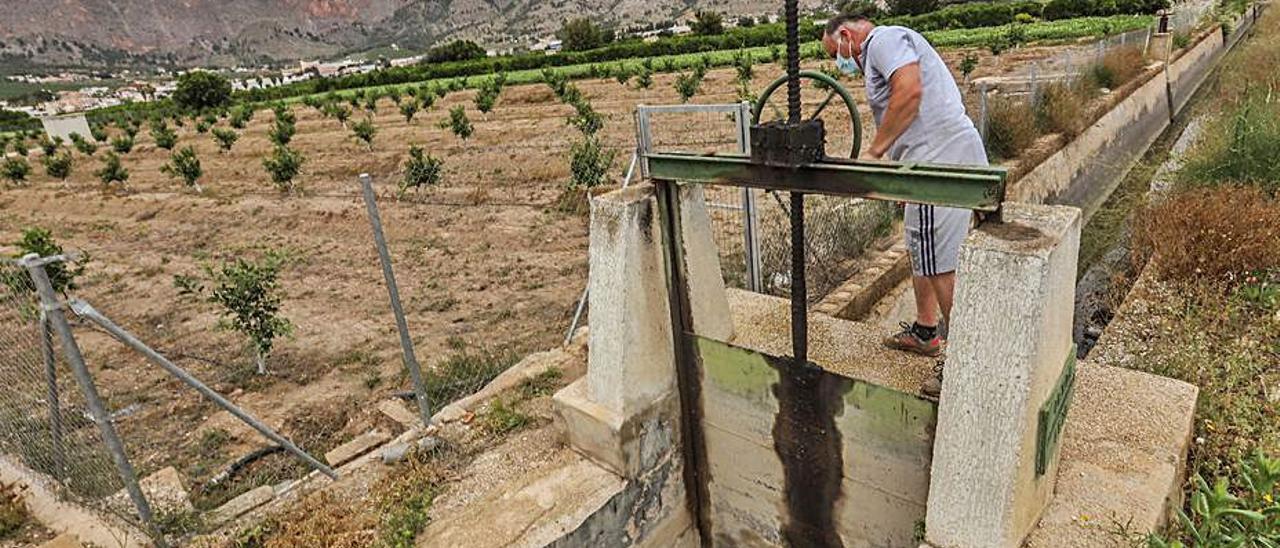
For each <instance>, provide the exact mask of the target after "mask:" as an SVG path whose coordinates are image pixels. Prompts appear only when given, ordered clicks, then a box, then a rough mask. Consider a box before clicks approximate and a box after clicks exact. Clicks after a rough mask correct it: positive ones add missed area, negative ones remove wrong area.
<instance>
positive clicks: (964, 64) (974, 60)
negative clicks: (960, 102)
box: [960, 53, 978, 86]
mask: <svg viewBox="0 0 1280 548" xmlns="http://www.w3.org/2000/svg"><path fill="white" fill-rule="evenodd" d="M976 68H978V56H977V55H974V54H972V53H966V54H964V59H961V60H960V74H962V75H963V76H964V85H966V86H967V85H969V75H970V74H973V70H974V69H976Z"/></svg>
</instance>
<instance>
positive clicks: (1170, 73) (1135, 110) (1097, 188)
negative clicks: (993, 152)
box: [1007, 14, 1253, 218]
mask: <svg viewBox="0 0 1280 548" xmlns="http://www.w3.org/2000/svg"><path fill="white" fill-rule="evenodd" d="M1252 23H1253V16H1252V15H1251V14H1250V15H1246V16H1245V17H1242V18H1241V19H1240V21H1239V22H1238V23H1237V24H1236V25H1234V27H1235V30H1234V31H1233V33H1232V35H1231V37H1229V38H1228V39H1227V40H1226V41H1225V42H1224V40H1223V37H1222V35H1221V33H1218V32H1213V33H1210V34H1209V35H1207V36H1204V37H1203V38H1202V39H1201V40H1200V41H1199V42H1198V43H1197V44H1196V45H1195V46H1193V47H1192V48H1191V49H1189V50H1187V51H1185V52H1184V53H1183V54H1182V55H1181V56H1179V57H1178V58H1177V59H1175V60H1173V62H1171V63H1170V64H1169V65H1168V67H1167V70H1165V71H1161V72H1159V73H1157V74H1156V75H1154V76H1153V77H1151V78H1150V79H1149V80H1147V81H1146V82H1145V83H1143V84H1142V85H1141V86H1139V87H1138V88H1137V89H1135V90H1134V91H1133V93H1131V94H1130V95H1129V96H1128V97H1127V98H1125V99H1124V100H1123V101H1121V102H1120V103H1119V104H1117V105H1116V106H1115V107H1114V108H1112V109H1111V110H1110V111H1108V112H1107V113H1106V114H1104V115H1103V116H1102V117H1101V118H1099V119H1098V120H1097V121H1096V122H1094V124H1093V125H1092V126H1090V127H1089V128H1087V129H1085V131H1083V132H1081V133H1080V135H1079V136H1077V137H1076V138H1075V139H1073V140H1072V141H1071V142H1069V143H1067V144H1066V146H1064V147H1063V148H1062V149H1061V150H1059V151H1058V152H1056V153H1054V154H1053V155H1052V156H1050V157H1048V158H1046V159H1045V160H1044V161H1043V162H1041V163H1040V164H1039V165H1037V166H1036V167H1035V168H1033V169H1032V170H1031V171H1030V172H1028V173H1027V174H1026V175H1024V176H1022V177H1021V178H1020V179H1018V180H1017V181H1015V182H1013V183H1012V184H1011V185H1010V187H1009V189H1008V196H1007V199H1008V200H1010V201H1015V202H1025V203H1048V204H1061V205H1072V206H1076V207H1079V208H1082V209H1084V211H1085V216H1086V218H1087V217H1088V216H1089V215H1090V214H1091V213H1092V212H1093V211H1094V210H1095V209H1096V208H1097V206H1098V205H1100V204H1101V203H1102V202H1103V201H1104V200H1105V199H1106V197H1107V196H1108V195H1110V193H1111V191H1112V189H1113V188H1114V187H1115V185H1117V184H1119V182H1120V181H1121V180H1122V179H1123V178H1124V176H1125V175H1126V174H1127V173H1128V172H1129V169H1130V168H1132V167H1133V165H1134V163H1135V162H1136V161H1137V160H1138V159H1139V158H1140V156H1141V155H1142V153H1143V152H1144V151H1146V149H1147V148H1148V147H1149V146H1150V145H1151V143H1152V142H1154V141H1155V139H1156V138H1157V137H1159V136H1160V133H1161V132H1163V131H1164V130H1165V128H1166V127H1168V126H1169V121H1170V119H1171V118H1172V116H1173V115H1174V114H1177V113H1178V112H1180V111H1181V110H1182V108H1183V107H1185V106H1186V104H1187V101H1188V100H1190V98H1191V96H1192V95H1193V94H1194V93H1195V90H1196V89H1198V88H1199V87H1200V85H1201V84H1202V83H1204V81H1205V79H1206V78H1207V77H1208V75H1209V74H1210V73H1211V72H1212V70H1213V67H1214V66H1215V65H1216V64H1217V62H1218V60H1219V59H1220V58H1221V56H1222V55H1223V53H1225V52H1226V51H1227V50H1228V49H1229V46H1233V45H1234V44H1235V43H1236V41H1238V40H1239V37H1240V36H1242V35H1243V34H1244V33H1246V32H1247V31H1248V29H1249V28H1251V27H1252ZM1166 83H1167V84H1168V86H1167V87H1166ZM1170 104H1172V105H1173V111H1172V112H1170Z"/></svg>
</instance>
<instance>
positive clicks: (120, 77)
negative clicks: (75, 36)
mask: <svg viewBox="0 0 1280 548" xmlns="http://www.w3.org/2000/svg"><path fill="white" fill-rule="evenodd" d="M745 19H750V20H752V21H754V22H759V23H773V22H777V20H778V16H777V15H776V14H769V15H760V16H759V17H750V16H748V17H746V18H745ZM738 24H739V21H738V20H728V21H725V22H724V26H725V27H733V26H737V25H738ZM691 32H692V27H691V26H690V25H689V24H688V23H687V22H672V23H667V24H662V25H649V26H647V27H642V28H637V29H627V30H624V31H623V34H624V36H626V37H628V38H639V39H641V40H644V41H646V42H649V41H655V40H657V39H658V38H659V37H662V36H677V35H685V34H689V33H691ZM561 46H562V43H561V41H560V40H559V39H557V38H556V37H554V36H544V37H536V38H526V39H524V40H523V45H520V46H512V47H508V48H501V49H489V50H487V52H486V53H487V54H488V55H489V56H490V57H495V56H499V55H510V54H513V53H518V52H522V51H527V52H543V53H545V54H547V55H555V54H557V53H559V52H560V51H561ZM391 49H392V50H395V51H399V48H397V47H396V46H394V45H393V46H392V48H391ZM425 58H426V54H425V53H418V54H414V55H409V56H404V57H395V58H380V59H377V60H370V59H362V58H358V57H355V56H352V57H347V58H343V59H340V60H332V61H320V60H308V61H299V62H298V63H297V64H296V65H294V66H290V67H280V66H258V67H232V68H228V69H219V72H222V73H224V74H226V75H227V76H229V77H230V78H231V82H232V89H233V90H235V91H244V90H252V89H263V88H271V87H276V86H282V85H286V84H292V83H295V82H302V81H306V80H310V79H313V78H331V77H341V76H348V75H352V74H362V73H366V72H371V71H374V70H378V69H380V68H387V67H404V66H411V65H416V64H418V63H420V62H422V61H423V60H424V59H425ZM190 70H203V69H199V68H193V69H190ZM183 72H186V71H169V70H166V69H164V68H157V69H155V70H154V71H152V72H149V73H145V74H144V73H141V72H139V71H136V70H130V69H122V70H120V71H119V72H114V73H113V72H103V71H94V72H91V73H90V72H70V71H67V72H61V73H57V74H16V75H12V76H8V77H6V78H5V79H7V80H9V81H11V82H19V83H26V84H36V85H48V86H49V88H47V89H50V90H51V91H49V93H48V94H47V95H48V96H49V99H48V100H44V101H38V102H34V103H33V102H32V101H30V100H27V101H12V100H0V108H2V109H5V110H11V111H17V112H22V113H25V114H28V115H30V116H34V117H49V116H60V115H65V114H74V113H80V112H87V111H91V110H95V109H100V108H107V107H112V106H116V105H121V104H126V103H136V102H144V101H153V100H156V99H163V98H165V97H168V96H169V95H170V94H172V93H173V91H174V89H175V88H176V86H177V77H178V76H179V75H180V74H182V73H183ZM102 83H110V84H109V85H108V84H102ZM81 85H83V87H81ZM68 87H70V88H74V89H65V88H68ZM56 88H64V89H62V90H59V91H52V90H53V89H56Z"/></svg>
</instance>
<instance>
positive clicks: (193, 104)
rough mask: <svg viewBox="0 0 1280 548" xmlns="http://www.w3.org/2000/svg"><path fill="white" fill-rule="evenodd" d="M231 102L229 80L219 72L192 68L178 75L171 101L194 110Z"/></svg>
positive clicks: (180, 106) (216, 106)
mask: <svg viewBox="0 0 1280 548" xmlns="http://www.w3.org/2000/svg"><path fill="white" fill-rule="evenodd" d="M230 102H231V81H230V80H227V79H226V78H225V77H223V76H222V75H220V74H217V73H214V72H209V71H204V70H193V71H191V72H187V73H185V74H183V75H181V76H179V77H178V85H177V88H176V89H174V91H173V103H174V104H175V105H177V106H178V107H179V108H182V109H186V110H188V111H192V112H196V111H202V110H206V109H211V108H218V107H223V106H226V105H227V104H228V103H230Z"/></svg>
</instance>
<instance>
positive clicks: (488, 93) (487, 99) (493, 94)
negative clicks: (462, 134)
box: [475, 86, 499, 114]
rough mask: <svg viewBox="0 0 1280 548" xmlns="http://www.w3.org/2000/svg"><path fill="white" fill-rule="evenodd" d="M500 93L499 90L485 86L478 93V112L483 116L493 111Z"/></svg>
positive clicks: (476, 101) (476, 100)
mask: <svg viewBox="0 0 1280 548" xmlns="http://www.w3.org/2000/svg"><path fill="white" fill-rule="evenodd" d="M498 93H499V91H498V90H497V88H493V87H489V86H484V87H481V88H480V91H477V92H476V99H475V103H476V110H478V111H480V112H481V113H482V114H488V113H489V112H491V111H492V110H493V104H494V103H495V102H497V100H498Z"/></svg>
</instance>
